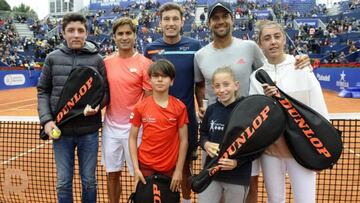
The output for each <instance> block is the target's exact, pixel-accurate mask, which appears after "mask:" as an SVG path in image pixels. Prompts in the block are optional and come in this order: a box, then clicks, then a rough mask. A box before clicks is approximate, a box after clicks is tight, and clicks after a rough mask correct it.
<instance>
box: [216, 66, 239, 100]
mask: <svg viewBox="0 0 360 203" xmlns="http://www.w3.org/2000/svg"><path fill="white" fill-rule="evenodd" d="M219 73H227V74H229V75H230V76H231V78H232V79H233V81H234V82H236V81H237V79H236V76H235V73H234V71H233V70H232V69H231V68H230V66H221V67H219V68H217V69H216V70H215V72H214V73H213V75H212V78H211V83H212V84H214V82H215V76H216V75H217V74H219ZM238 94H239V90H236V91H235V97H238V96H239V95H238Z"/></svg>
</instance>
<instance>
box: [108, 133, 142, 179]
mask: <svg viewBox="0 0 360 203" xmlns="http://www.w3.org/2000/svg"><path fill="white" fill-rule="evenodd" d="M115 131H116V132H115ZM129 132H130V129H127V130H125V129H123V130H121V132H120V130H119V129H114V128H112V127H108V126H104V127H103V135H102V148H101V150H102V156H101V164H102V165H104V166H105V169H106V172H108V173H109V172H118V171H121V170H122V169H123V167H124V163H125V161H126V164H127V167H128V170H129V172H130V175H131V176H133V175H134V167H133V164H132V161H131V157H130V151H129ZM109 133H111V134H109ZM113 133H116V135H119V136H118V137H114V136H113V135H114V134H113ZM139 134H140V133H139ZM109 135H112V136H109ZM140 140H141V136H138V145H139V143H140Z"/></svg>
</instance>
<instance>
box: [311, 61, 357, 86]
mask: <svg viewBox="0 0 360 203" xmlns="http://www.w3.org/2000/svg"><path fill="white" fill-rule="evenodd" d="M314 74H315V76H316V78H317V79H318V80H319V82H320V85H321V87H322V88H324V89H328V90H332V91H337V92H339V91H341V90H343V89H345V88H347V87H360V69H359V68H348V67H336V68H335V67H331V68H316V69H315V70H314Z"/></svg>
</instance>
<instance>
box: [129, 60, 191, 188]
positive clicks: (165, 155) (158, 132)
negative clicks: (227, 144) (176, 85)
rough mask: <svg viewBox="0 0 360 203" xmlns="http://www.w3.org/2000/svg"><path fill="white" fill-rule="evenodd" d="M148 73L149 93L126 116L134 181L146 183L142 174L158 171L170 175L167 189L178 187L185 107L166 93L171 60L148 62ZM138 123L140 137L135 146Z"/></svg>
mask: <svg viewBox="0 0 360 203" xmlns="http://www.w3.org/2000/svg"><path fill="white" fill-rule="evenodd" d="M148 73H149V77H150V83H151V85H152V88H153V92H152V93H153V94H152V96H149V97H147V98H145V99H144V100H143V101H142V102H141V103H139V104H138V105H136V106H135V108H134V110H133V112H132V113H131V116H130V123H131V124H132V126H131V129H130V137H129V149H130V155H131V160H132V162H133V166H134V173H135V181H136V183H137V182H138V181H139V180H140V181H141V182H143V183H144V184H146V181H145V178H144V177H146V176H150V175H153V174H154V173H161V174H164V175H167V176H169V177H171V178H172V180H171V184H170V189H171V191H179V190H180V185H181V181H182V170H183V166H184V162H185V157H186V152H187V147H188V138H187V136H188V134H187V132H188V131H187V123H188V122H189V121H188V115H187V111H186V107H185V105H184V104H183V103H182V102H181V101H180V100H179V99H176V98H175V97H173V96H170V95H169V87H170V86H171V85H172V84H173V82H174V78H175V67H174V65H173V64H172V63H171V62H169V61H168V60H159V61H157V62H155V63H153V64H152V65H151V66H150V69H149V72H148ZM141 126H143V134H142V141H141V144H140V146H139V148H137V137H138V132H139V128H140V127H141Z"/></svg>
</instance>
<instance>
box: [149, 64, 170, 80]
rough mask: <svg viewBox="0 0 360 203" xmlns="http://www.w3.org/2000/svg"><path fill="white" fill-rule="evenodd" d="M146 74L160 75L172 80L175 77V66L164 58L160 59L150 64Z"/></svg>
mask: <svg viewBox="0 0 360 203" xmlns="http://www.w3.org/2000/svg"><path fill="white" fill-rule="evenodd" d="M148 75H149V77H151V76H159V75H161V76H166V77H170V78H171V79H172V80H173V79H174V78H175V66H174V65H173V64H172V63H171V62H170V61H168V60H166V59H160V60H158V61H155V62H154V63H153V64H151V65H150V68H149V70H148Z"/></svg>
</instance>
